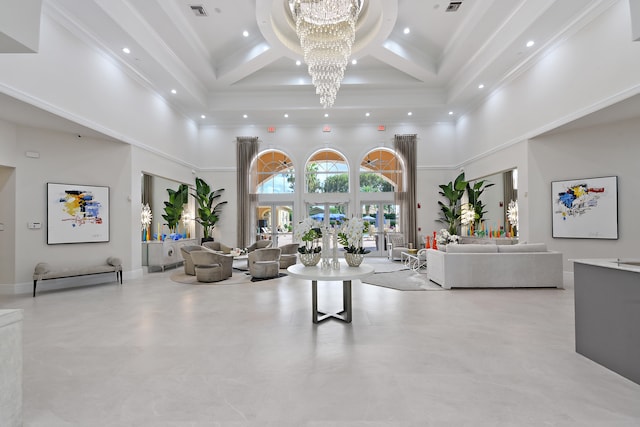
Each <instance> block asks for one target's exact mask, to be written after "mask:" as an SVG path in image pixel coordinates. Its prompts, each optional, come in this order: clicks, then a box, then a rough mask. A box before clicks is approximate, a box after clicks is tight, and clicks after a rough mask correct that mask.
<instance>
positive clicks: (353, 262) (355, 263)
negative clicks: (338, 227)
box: [344, 252, 364, 267]
mask: <svg viewBox="0 0 640 427" xmlns="http://www.w3.org/2000/svg"><path fill="white" fill-rule="evenodd" d="M344 259H345V260H346V261H347V265H348V266H349V267H359V266H360V264H362V261H364V254H351V253H348V252H345V254H344Z"/></svg>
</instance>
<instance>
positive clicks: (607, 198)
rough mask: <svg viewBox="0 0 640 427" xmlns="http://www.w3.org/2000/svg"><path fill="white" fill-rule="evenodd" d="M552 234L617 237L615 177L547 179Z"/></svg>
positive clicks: (582, 237)
mask: <svg viewBox="0 0 640 427" xmlns="http://www.w3.org/2000/svg"><path fill="white" fill-rule="evenodd" d="M551 198H552V200H551V205H552V215H553V220H552V228H553V237H563V238H573V239H617V238H618V177H617V176H605V177H601V178H584V179H572V180H568V181H553V182H551Z"/></svg>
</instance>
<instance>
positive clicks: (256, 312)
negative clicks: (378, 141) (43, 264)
mask: <svg viewBox="0 0 640 427" xmlns="http://www.w3.org/2000/svg"><path fill="white" fill-rule="evenodd" d="M172 271H173V270H168V271H166V272H163V273H162V272H161V273H151V274H147V275H145V276H144V277H143V278H141V279H137V280H125V283H124V285H123V286H122V287H120V286H119V285H116V284H105V285H95V286H88V287H83V288H75V289H67V290H57V291H49V292H47V291H46V290H45V287H44V286H43V290H42V292H41V293H40V294H39V296H38V297H37V298H35V299H33V298H31V297H30V296H28V295H21V296H12V297H4V296H3V297H2V299H1V300H0V308H22V309H24V330H23V333H24V384H23V385H24V425H25V426H28V427H31V426H38V427H59V426H60V427H62V426H87V427H89V426H91V427H93V426H136V427H138V426H174V427H182V426H184V427H187V426H189V427H199V426H224V427H227V426H233V427H236V426H237V427H258V426H260V427H262V426H267V427H276V426H277V427H318V426H328V427H383V426H384V427H387V426H394V427H396V426H397V427H417V426H481V427H482V426H639V425H640V385H638V384H635V383H632V382H631V381H628V380H626V379H624V378H622V377H621V376H619V375H617V374H615V373H613V372H611V371H609V370H607V369H605V368H603V367H601V366H599V365H597V364H596V363H594V362H592V361H590V360H588V359H586V358H584V357H582V356H580V355H578V354H577V353H575V351H574V330H573V328H574V320H573V287H572V285H571V284H570V283H569V284H567V287H566V289H565V290H556V289H504V290H488V289H480V290H453V291H435V292H434V291H415V292H406V291H405V292H403V291H396V290H391V289H387V288H381V287H376V286H372V285H367V284H362V283H360V282H354V285H353V305H354V320H353V323H352V324H344V323H339V322H337V321H333V320H331V321H329V322H328V323H323V324H320V325H313V324H312V323H311V313H310V311H311V309H310V306H311V286H310V284H309V283H308V282H307V281H303V280H297V279H293V278H291V277H284V278H282V279H277V280H271V281H264V282H257V283H252V284H246V285H223V284H218V285H200V286H193V285H184V284H178V283H175V282H173V281H171V280H170V279H169V277H170V275H171V273H172ZM319 288H320V293H319V299H320V305H321V307H324V308H326V309H337V308H338V306H339V304H340V302H341V301H340V296H341V283H334V282H328V283H325V282H322V283H320V286H319Z"/></svg>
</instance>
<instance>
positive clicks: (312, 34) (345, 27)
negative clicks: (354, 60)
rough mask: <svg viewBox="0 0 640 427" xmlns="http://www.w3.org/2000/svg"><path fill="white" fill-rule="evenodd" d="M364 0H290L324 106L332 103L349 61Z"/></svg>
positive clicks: (310, 68)
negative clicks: (291, 0)
mask: <svg viewBox="0 0 640 427" xmlns="http://www.w3.org/2000/svg"><path fill="white" fill-rule="evenodd" d="M362 1H363V0H293V3H292V13H293V16H294V19H295V21H296V33H297V34H298V38H299V39H300V46H301V47H302V51H303V53H304V61H305V62H306V64H307V66H308V70H309V75H310V76H311V81H312V83H313V85H314V86H315V87H316V94H318V95H320V103H321V104H322V105H323V106H324V108H327V107H331V106H333V103H334V102H335V100H336V96H337V94H338V89H340V83H342V79H343V78H344V70H345V69H346V68H347V64H348V63H349V57H350V56H351V48H352V47H353V42H354V40H355V36H356V22H357V20H358V16H359V14H360V10H361V8H362Z"/></svg>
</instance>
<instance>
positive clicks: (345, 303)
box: [287, 261, 374, 323]
mask: <svg viewBox="0 0 640 427" xmlns="http://www.w3.org/2000/svg"><path fill="white" fill-rule="evenodd" d="M287 271H288V272H289V274H290V275H291V276H293V277H297V278H299V279H307V280H311V305H312V307H311V320H312V321H313V323H320V322H322V321H325V320H327V319H332V318H333V319H338V320H341V321H343V322H346V323H351V319H352V305H351V281H352V280H356V279H362V278H363V277H366V276H368V275H370V274H373V272H374V269H373V267H372V266H370V265H368V264H360V267H349V266H348V265H347V264H346V263H345V262H344V261H340V269H339V270H333V269H327V270H323V269H322V268H320V267H319V266H313V267H305V266H304V265H302V264H294V265H292V266H290V267H288V268H287ZM335 281H342V311H340V312H338V313H335V314H332V313H323V312H321V311H318V282H335Z"/></svg>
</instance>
